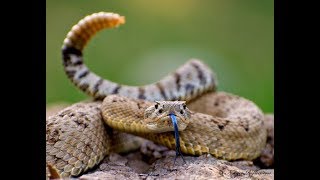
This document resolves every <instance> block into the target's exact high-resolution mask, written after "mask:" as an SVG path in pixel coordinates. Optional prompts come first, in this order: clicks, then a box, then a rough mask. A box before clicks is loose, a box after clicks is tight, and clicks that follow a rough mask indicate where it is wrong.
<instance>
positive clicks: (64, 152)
mask: <svg viewBox="0 0 320 180" xmlns="http://www.w3.org/2000/svg"><path fill="white" fill-rule="evenodd" d="M124 22H125V19H124V17H123V16H120V15H118V14H115V13H105V12H100V13H95V14H92V15H89V16H86V17H85V18H84V19H82V20H80V21H79V22H78V24H76V25H75V26H73V28H72V29H71V31H70V32H69V33H68V35H67V37H66V38H65V40H64V43H63V47H62V54H63V65H64V70H65V72H66V74H67V76H68V77H69V79H71V81H72V82H73V83H74V84H75V85H76V86H77V87H79V88H80V89H81V90H82V91H84V92H86V93H87V94H89V95H90V96H92V97H94V98H95V100H96V101H94V102H80V103H76V104H74V105H73V106H70V107H68V108H65V109H64V110H62V111H60V112H59V113H57V114H56V115H53V116H51V117H49V118H48V119H47V121H46V128H47V132H46V162H47V173H48V174H51V177H58V176H61V177H69V176H78V175H79V174H81V173H83V172H85V171H87V170H88V169H90V168H92V167H93V166H95V165H96V164H98V163H99V162H100V161H101V160H102V159H103V157H104V156H106V155H107V154H108V153H109V151H110V148H111V147H110V141H111V140H110V135H111V133H110V131H111V128H112V129H116V130H119V131H124V132H127V133H132V134H135V135H138V136H142V137H145V138H147V139H150V140H152V141H154V142H156V143H159V144H162V145H165V146H167V147H169V148H171V149H174V148H175V147H176V145H175V141H174V140H175V139H174V135H173V133H172V132H161V133H155V132H154V131H151V130H150V128H148V127H147V124H148V123H150V122H152V123H154V122H155V119H157V118H158V117H159V116H162V117H165V116H167V114H165V113H169V112H167V111H169V110H168V109H167V110H166V108H165V106H166V104H165V103H166V102H154V101H175V100H179V101H175V102H176V105H174V107H175V108H177V109H176V110H175V111H177V112H176V113H177V114H179V112H180V113H181V115H183V114H185V113H189V114H188V115H186V116H185V117H186V119H184V116H183V117H180V118H179V125H180V126H181V127H182V124H181V123H182V122H183V121H188V122H189V124H188V125H187V126H186V127H183V128H181V129H180V130H181V131H180V132H179V133H180V145H181V151H182V152H183V153H185V154H190V155H201V154H206V153H208V154H212V155H213V156H215V157H217V158H221V159H226V160H238V159H245V160H253V159H255V158H257V157H258V156H259V155H260V152H261V150H262V149H263V148H264V146H265V144H266V138H267V136H266V129H265V128H264V126H263V123H264V122H263V113H262V111H261V110H260V109H259V107H257V106H256V105H255V104H254V103H253V102H251V101H249V100H247V99H245V98H242V97H239V96H237V95H233V94H230V93H226V92H220V91H217V90H216V87H217V78H216V76H215V74H214V73H213V72H212V71H211V70H210V68H208V66H207V65H205V64H204V63H203V62H201V61H200V60H196V59H193V60H190V61H188V62H186V63H185V64H184V65H182V66H181V67H180V68H178V69H177V70H176V71H174V72H173V73H171V74H169V75H168V76H166V77H164V78H163V79H161V80H160V81H158V82H156V83H153V84H149V85H145V86H140V87H134V86H126V85H120V84H118V83H114V82H111V81H108V80H105V79H103V78H101V77H99V76H98V75H96V74H94V73H93V72H91V71H89V69H88V67H87V66H86V65H85V64H84V63H83V59H82V51H83V48H84V47H85V45H86V44H87V42H88V41H89V39H90V38H91V37H92V36H93V35H94V34H95V33H96V32H98V31H100V30H102V29H104V28H113V27H117V26H119V25H120V24H123V23H124ZM102 100H103V101H102ZM184 101H185V102H187V107H188V108H189V109H190V110H191V111H189V110H188V109H187V107H186V106H185V102H184ZM169 103H170V102H169ZM169 109H170V108H169ZM171 110H172V108H171ZM171 110H170V111H171ZM187 111H188V112H187ZM177 117H179V116H178V115H177ZM189 117H190V118H189ZM152 118H155V119H152ZM103 121H105V123H104V122H103ZM158 121H159V118H158ZM161 123H163V124H166V125H167V126H170V125H171V124H170V123H169V122H168V121H167V120H166V121H162V122H161ZM105 124H107V126H105ZM171 126H172V125H171ZM184 128H185V129H184Z"/></svg>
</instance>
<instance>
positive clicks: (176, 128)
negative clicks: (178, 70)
mask: <svg viewBox="0 0 320 180" xmlns="http://www.w3.org/2000/svg"><path fill="white" fill-rule="evenodd" d="M169 116H170V117H171V120H172V124H173V127H174V137H175V139H176V157H175V158H174V162H173V165H174V164H175V163H176V159H177V157H178V156H179V155H181V158H182V160H183V162H184V163H186V161H185V160H184V158H183V156H182V153H181V151H180V139H179V129H178V124H177V119H176V115H174V114H170V115H169Z"/></svg>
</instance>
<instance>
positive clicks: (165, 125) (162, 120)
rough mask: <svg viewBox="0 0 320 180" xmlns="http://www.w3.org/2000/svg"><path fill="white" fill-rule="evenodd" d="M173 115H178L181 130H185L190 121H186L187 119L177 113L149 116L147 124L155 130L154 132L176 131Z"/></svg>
mask: <svg viewBox="0 0 320 180" xmlns="http://www.w3.org/2000/svg"><path fill="white" fill-rule="evenodd" d="M171 115H174V116H176V119H177V125H178V128H179V131H183V130H184V129H185V128H186V127H187V125H188V123H186V122H185V119H183V118H181V117H179V116H177V115H175V114H168V115H163V116H159V117H157V118H152V119H151V118H149V119H148V121H147V122H146V126H147V128H148V129H149V130H151V131H153V132H154V133H162V132H168V131H174V126H173V124H172V120H171V117H170V116H171Z"/></svg>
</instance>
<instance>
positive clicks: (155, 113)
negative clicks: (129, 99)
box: [144, 101, 191, 133]
mask: <svg viewBox="0 0 320 180" xmlns="http://www.w3.org/2000/svg"><path fill="white" fill-rule="evenodd" d="M170 114H174V115H175V116H176V119H177V122H178V128H179V131H182V130H184V129H185V128H186V127H187V125H188V124H189V122H190V116H191V112H190V110H189V109H188V108H187V106H186V102H185V101H156V102H155V104H154V105H152V106H150V107H148V108H147V109H146V110H145V112H144V118H145V122H146V125H147V128H148V129H149V130H151V131H153V132H155V133H161V132H167V131H174V127H173V124H172V121H171V118H170Z"/></svg>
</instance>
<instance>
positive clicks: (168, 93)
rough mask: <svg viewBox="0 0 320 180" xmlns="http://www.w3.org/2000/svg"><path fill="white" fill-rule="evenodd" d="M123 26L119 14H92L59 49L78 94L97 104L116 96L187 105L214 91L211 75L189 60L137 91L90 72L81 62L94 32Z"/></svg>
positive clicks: (123, 20) (212, 75)
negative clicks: (95, 100) (183, 101)
mask: <svg viewBox="0 0 320 180" xmlns="http://www.w3.org/2000/svg"><path fill="white" fill-rule="evenodd" d="M124 23H125V18H124V17H123V16H120V15H119V14H115V13H105V12H100V13H94V14H92V15H89V16H86V17H85V18H83V19H82V20H80V21H79V22H78V24H76V25H74V26H73V27H72V29H71V30H70V31H69V33H68V34H67V37H66V38H65V40H64V43H63V46H62V59H63V66H64V70H65V72H66V74H67V76H68V78H69V79H70V80H71V81H72V82H73V83H74V84H75V85H76V86H77V87H78V88H79V89H80V90H82V91H83V92H86V93H87V94H89V95H90V96H92V97H94V98H95V99H99V100H102V99H103V98H105V97H106V96H107V95H110V94H118V95H122V96H126V97H130V98H134V99H145V100H149V101H156V100H186V101H189V100H192V99H194V98H196V97H197V96H199V95H200V94H201V93H203V92H207V91H213V90H215V88H216V85H217V84H216V81H215V79H216V78H215V75H214V74H213V72H212V71H211V70H210V69H209V68H208V67H207V66H206V65H205V64H203V63H202V62H201V61H199V60H190V61H188V62H187V63H185V64H184V65H182V66H181V67H179V68H178V69H177V70H176V71H175V72H173V73H171V74H169V75H168V76H166V77H164V78H163V79H161V80H160V81H158V82H156V83H153V84H149V85H145V86H140V87H137V86H127V85H121V84H118V83H115V82H111V81H109V80H106V79H103V78H102V77H100V76H98V75H97V74H95V73H93V72H91V71H90V70H89V68H88V67H87V66H86V65H85V63H84V61H83V53H82V51H83V49H84V47H85V45H86V44H87V43H88V42H89V40H90V39H91V38H92V37H93V36H94V35H95V34H96V33H97V32H99V31H101V30H103V29H110V28H115V27H118V26H119V25H121V24H124ZM155 68H156V67H155Z"/></svg>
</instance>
